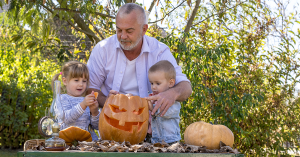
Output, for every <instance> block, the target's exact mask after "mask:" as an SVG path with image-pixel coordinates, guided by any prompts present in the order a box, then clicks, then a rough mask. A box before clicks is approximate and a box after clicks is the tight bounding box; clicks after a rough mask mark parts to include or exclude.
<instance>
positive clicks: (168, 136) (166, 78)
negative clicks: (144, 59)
mask: <svg viewBox="0 0 300 157" xmlns="http://www.w3.org/2000/svg"><path fill="white" fill-rule="evenodd" d="M148 78H149V81H150V83H151V90H152V93H151V94H150V95H156V94H159V93H160V92H164V91H166V90H168V89H169V88H172V87H173V86H174V85H175V78H176V71H175V68H174V66H173V65H172V64H171V63H170V62H169V61H166V60H162V61H159V62H157V63H156V64H154V65H153V66H151V68H150V69H149V71H148ZM151 104H152V105H153V106H151V105H150V107H149V109H150V110H151V111H152V109H153V108H154V106H155V102H152V103H151ZM180 108H181V105H180V103H179V102H177V101H175V103H174V104H173V105H172V106H171V107H170V108H169V109H168V111H167V112H166V114H165V115H164V116H162V117H161V116H160V115H158V114H159V113H160V109H158V111H157V112H156V113H155V115H154V116H152V120H151V129H152V138H151V142H152V143H157V142H162V140H164V141H165V142H166V143H169V144H172V143H175V142H178V141H179V140H180V139H181V137H180V128H179V121H180V116H179V113H180Z"/></svg>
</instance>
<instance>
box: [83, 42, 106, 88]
mask: <svg viewBox="0 0 300 157" xmlns="http://www.w3.org/2000/svg"><path fill="white" fill-rule="evenodd" d="M102 51H104V49H103V48H101V46H100V44H99V43H98V44H97V45H96V46H95V48H94V49H93V51H92V53H91V56H90V58H89V60H88V62H87V67H88V69H89V75H90V84H89V88H94V89H98V90H100V87H101V86H102V84H103V82H104V80H105V70H104V67H105V62H106V60H104V57H103V56H102V54H104V53H101V52H102Z"/></svg>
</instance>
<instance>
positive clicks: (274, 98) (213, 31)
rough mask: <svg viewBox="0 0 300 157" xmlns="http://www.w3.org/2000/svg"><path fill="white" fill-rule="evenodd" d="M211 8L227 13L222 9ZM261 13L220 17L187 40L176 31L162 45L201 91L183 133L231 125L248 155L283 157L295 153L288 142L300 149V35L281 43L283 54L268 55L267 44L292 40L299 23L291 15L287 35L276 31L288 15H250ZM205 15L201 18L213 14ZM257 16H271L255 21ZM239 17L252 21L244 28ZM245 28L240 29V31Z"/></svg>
mask: <svg viewBox="0 0 300 157" xmlns="http://www.w3.org/2000/svg"><path fill="white" fill-rule="evenodd" d="M211 4H212V5H213V6H214V7H215V8H221V7H222V4H221V3H218V2H216V3H211ZM232 5H235V4H232ZM226 7H228V8H230V5H229V6H226ZM254 7H256V4H254V3H251V2H248V3H247V2H244V3H243V4H241V5H239V7H237V8H236V10H238V12H235V11H234V10H233V11H232V12H231V11H230V12H228V13H224V14H223V15H220V14H219V15H217V16H216V17H214V18H211V19H207V20H205V21H203V22H202V23H201V24H200V26H199V27H196V26H195V27H192V29H191V31H190V32H189V34H190V35H188V36H187V37H186V38H184V37H183V36H184V35H186V34H181V33H178V32H180V30H179V29H178V30H177V29H173V31H172V33H171V34H170V35H169V36H167V37H166V38H158V39H159V40H161V41H162V42H164V43H166V44H167V45H168V46H169V47H170V48H171V50H172V51H173V52H174V56H176V57H177V58H178V61H179V63H180V64H181V65H182V67H183V71H184V73H185V74H187V76H188V77H189V79H190V81H191V84H192V87H193V94H192V96H191V97H190V98H189V100H188V101H187V102H185V103H183V106H182V111H181V118H182V123H181V129H182V130H185V128H186V127H187V126H188V125H189V124H191V123H192V122H195V121H199V120H204V121H206V122H213V123H219V124H223V125H226V126H228V127H229V128H230V129H231V130H232V131H233V132H234V135H235V148H238V150H240V151H241V152H242V153H244V154H245V155H247V156H267V155H276V154H280V153H282V152H284V153H286V151H287V150H288V149H289V148H285V147H284V146H283V143H285V142H286V141H294V142H295V144H297V145H296V148H297V149H298V148H299V143H298V137H299V131H298V128H299V124H298V122H299V120H300V117H299V111H300V110H299V105H300V104H299V98H298V97H297V95H295V93H296V88H295V85H296V83H299V81H298V80H299V69H298V68H297V67H299V64H298V62H299V61H298V60H299V59H298V58H297V55H299V50H298V49H295V48H293V46H294V44H295V42H293V41H294V40H295V39H293V38H297V39H299V32H293V34H294V35H290V34H289V35H286V36H281V37H280V44H279V47H272V49H268V50H266V49H264V48H267V47H265V46H264V44H265V42H266V40H267V37H268V35H271V34H270V32H273V33H275V34H276V31H278V32H283V33H282V34H285V33H286V32H288V31H291V28H290V27H291V25H293V23H295V22H299V21H297V19H296V18H294V16H293V14H291V15H289V17H285V18H286V19H290V20H289V21H287V20H283V21H285V23H284V24H285V27H283V29H280V28H279V27H278V26H276V25H275V24H276V22H278V21H277V20H278V18H279V17H280V18H282V15H276V16H274V15H273V17H272V16H271V15H270V14H271V13H270V10H268V8H263V7H261V6H258V7H257V8H258V9H257V10H258V11H257V12H255V11H251V12H250V11H249V8H254ZM202 9H203V10H204V12H199V13H198V14H199V15H198V16H197V17H199V18H201V16H202V17H203V16H204V17H206V16H207V14H208V15H209V14H212V13H210V12H209V10H207V8H206V7H204V6H203V7H200V8H199V10H202ZM253 10H254V9H253ZM216 11H218V10H212V12H216ZM233 13H234V14H233ZM255 13H256V14H263V15H264V16H263V18H260V17H258V16H253V14H255ZM268 15H270V16H269V17H268ZM204 17H203V18H204ZM239 17H247V19H246V18H240V19H239V20H238V21H239V22H237V19H238V18H239ZM173 19H174V18H173ZM230 23H231V25H230ZM240 23H242V26H240V27H235V26H234V25H232V24H240ZM270 27H274V28H275V29H274V30H272V29H271V28H270ZM281 28H282V27H281ZM151 31H152V30H151V29H150V32H149V33H151V34H152V35H153V36H158V35H159V34H157V32H154V31H153V32H151ZM182 39H186V40H185V41H183V40H182Z"/></svg>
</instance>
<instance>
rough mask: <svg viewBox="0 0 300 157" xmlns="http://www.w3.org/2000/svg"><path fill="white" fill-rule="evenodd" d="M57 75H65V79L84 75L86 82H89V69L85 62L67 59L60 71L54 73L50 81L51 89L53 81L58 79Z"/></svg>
mask: <svg viewBox="0 0 300 157" xmlns="http://www.w3.org/2000/svg"><path fill="white" fill-rule="evenodd" d="M59 75H62V77H65V78H66V79H67V81H69V80H70V79H72V78H83V77H85V78H86V79H87V83H88V84H89V80H90V75H89V70H88V67H87V66H86V64H84V63H81V62H78V61H69V62H66V63H65V64H64V65H63V66H62V71H61V72H60V73H58V74H55V75H54V76H53V78H52V81H51V86H52V91H53V86H54V81H55V80H58V77H59ZM87 86H88V85H87Z"/></svg>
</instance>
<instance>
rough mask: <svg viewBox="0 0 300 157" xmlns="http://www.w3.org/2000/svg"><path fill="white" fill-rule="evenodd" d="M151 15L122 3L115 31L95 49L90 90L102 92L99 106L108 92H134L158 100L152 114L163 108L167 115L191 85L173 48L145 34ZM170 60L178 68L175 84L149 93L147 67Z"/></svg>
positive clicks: (162, 110)
mask: <svg viewBox="0 0 300 157" xmlns="http://www.w3.org/2000/svg"><path fill="white" fill-rule="evenodd" d="M147 23H148V19H147V16H146V14H145V11H144V9H143V8H142V7H141V6H139V5H137V4H134V3H127V4H125V5H123V6H122V7H121V8H120V9H119V11H118V13H117V16H116V30H117V32H116V34H115V35H113V36H111V37H109V38H107V39H105V40H102V41H100V42H99V43H98V44H97V45H96V46H95V48H94V49H93V51H92V53H91V56H90V58H89V60H88V63H87V66H88V68H89V73H90V85H89V89H88V93H91V92H92V91H95V92H99V96H98V102H99V107H103V105H104V103H105V100H106V98H107V96H108V94H109V92H110V91H111V92H113V94H117V93H122V94H127V93H131V94H132V95H138V96H140V97H143V98H146V99H148V100H156V106H155V108H154V109H153V111H152V115H153V114H154V113H155V112H156V111H157V110H158V108H160V114H161V115H164V114H165V113H166V112H167V110H168V108H169V107H170V106H172V105H173V104H174V102H175V101H184V100H186V99H187V98H188V97H189V96H190V95H191V93H192V88H191V85H190V82H189V80H188V79H187V77H186V75H185V74H183V73H182V71H181V67H180V66H178V65H177V63H176V60H175V58H174V57H173V55H172V53H171V52H170V49H169V48H168V46H166V45H165V44H163V43H161V42H159V41H158V40H156V39H155V38H152V37H148V36H146V35H145V33H146V31H147V29H148V24H147ZM160 60H168V61H169V62H171V63H172V64H173V65H174V67H175V69H176V85H175V86H174V87H173V88H170V89H169V90H167V91H165V92H162V93H159V94H158V95H154V96H151V97H148V94H149V93H152V91H151V84H150V83H149V80H148V70H149V68H150V67H151V66H152V65H154V64H155V63H156V62H158V61H160Z"/></svg>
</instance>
